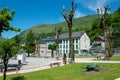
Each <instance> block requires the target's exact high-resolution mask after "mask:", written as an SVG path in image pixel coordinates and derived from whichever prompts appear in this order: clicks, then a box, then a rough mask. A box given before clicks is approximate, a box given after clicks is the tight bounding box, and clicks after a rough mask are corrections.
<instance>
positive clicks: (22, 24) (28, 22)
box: [0, 0, 120, 38]
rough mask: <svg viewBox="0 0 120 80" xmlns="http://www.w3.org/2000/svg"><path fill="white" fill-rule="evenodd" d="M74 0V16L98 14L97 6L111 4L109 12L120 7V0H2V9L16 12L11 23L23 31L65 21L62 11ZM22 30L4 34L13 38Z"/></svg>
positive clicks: (0, 2)
mask: <svg viewBox="0 0 120 80" xmlns="http://www.w3.org/2000/svg"><path fill="white" fill-rule="evenodd" d="M72 1H74V2H75V5H76V10H75V14H74V18H79V17H83V16H87V15H92V14H96V9H97V8H102V9H103V7H104V6H106V5H109V7H110V11H109V13H112V12H114V11H115V10H117V9H118V7H120V0H0V9H2V8H3V7H8V8H9V9H10V12H11V11H12V10H15V12H16V14H15V16H14V18H13V20H12V21H10V24H11V25H12V26H15V27H17V28H20V29H21V32H22V31H24V30H26V29H29V28H31V27H34V26H36V25H39V24H56V23H60V22H63V21H64V18H63V16H62V15H61V13H60V11H62V9H63V8H65V9H68V10H70V8H71V2H72ZM21 32H13V31H7V32H6V31H4V32H3V33H2V36H3V37H5V38H12V37H14V36H15V35H17V34H20V33H21Z"/></svg>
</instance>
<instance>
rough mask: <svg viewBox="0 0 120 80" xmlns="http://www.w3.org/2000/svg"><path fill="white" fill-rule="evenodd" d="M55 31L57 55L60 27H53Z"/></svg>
mask: <svg viewBox="0 0 120 80" xmlns="http://www.w3.org/2000/svg"><path fill="white" fill-rule="evenodd" d="M55 31H56V38H57V39H56V52H57V55H59V54H58V49H59V45H58V44H59V35H60V32H61V31H62V27H57V28H55Z"/></svg>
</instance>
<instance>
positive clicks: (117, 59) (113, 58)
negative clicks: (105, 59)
mask: <svg viewBox="0 0 120 80" xmlns="http://www.w3.org/2000/svg"><path fill="white" fill-rule="evenodd" d="M111 60H113V61H120V56H112V57H111Z"/></svg>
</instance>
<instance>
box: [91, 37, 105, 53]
mask: <svg viewBox="0 0 120 80" xmlns="http://www.w3.org/2000/svg"><path fill="white" fill-rule="evenodd" d="M91 50H92V51H93V52H104V51H105V39H104V37H102V36H96V37H95V39H94V42H93V44H92V45H91Z"/></svg>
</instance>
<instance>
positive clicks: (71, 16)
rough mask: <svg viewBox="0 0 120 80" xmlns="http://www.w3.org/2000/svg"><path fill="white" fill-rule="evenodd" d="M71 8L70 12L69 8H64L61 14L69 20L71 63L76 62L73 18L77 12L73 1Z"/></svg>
mask: <svg viewBox="0 0 120 80" xmlns="http://www.w3.org/2000/svg"><path fill="white" fill-rule="evenodd" d="M71 5H72V7H71V10H70V11H69V12H68V11H67V10H65V9H63V10H62V12H61V14H62V15H63V17H64V19H65V20H66V22H67V25H68V29H69V42H70V43H69V46H70V52H69V55H70V56H69V57H70V58H71V63H72V62H74V47H73V39H72V19H73V16H74V12H75V4H74V2H72V4H71Z"/></svg>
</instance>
